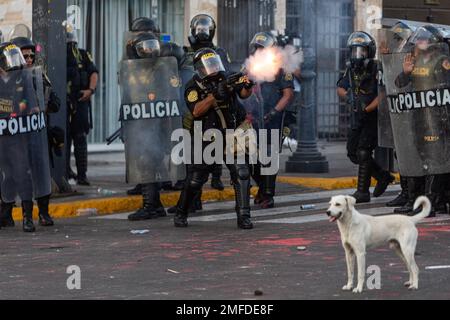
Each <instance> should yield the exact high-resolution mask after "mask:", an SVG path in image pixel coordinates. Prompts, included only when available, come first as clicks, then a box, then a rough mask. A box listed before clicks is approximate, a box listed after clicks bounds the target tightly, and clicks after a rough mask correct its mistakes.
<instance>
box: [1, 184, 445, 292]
mask: <svg viewBox="0 0 450 320" xmlns="http://www.w3.org/2000/svg"><path fill="white" fill-rule="evenodd" d="M395 190H396V188H394V189H391V191H390V192H389V193H388V194H386V196H384V197H383V198H380V199H376V200H374V202H373V203H372V204H370V205H361V206H358V209H359V210H360V211H361V212H362V213H365V214H371V215H379V214H386V213H389V212H390V211H391V209H388V208H385V207H384V203H385V202H386V200H388V199H390V198H392V196H393V195H395V192H396V191H395ZM345 193H350V190H344V191H342V190H341V191H339V190H338V191H326V192H325V191H324V192H316V193H302V194H286V195H282V196H280V197H278V198H277V207H276V208H275V209H272V210H258V211H257V210H255V211H254V212H253V215H254V217H255V221H256V224H255V226H256V228H255V229H254V230H252V231H241V230H238V229H237V227H236V220H235V214H234V213H233V207H234V204H233V203H232V202H224V203H216V202H214V203H208V204H206V205H205V210H204V211H203V212H202V213H201V214H197V215H195V216H193V217H192V218H191V219H190V227H189V228H188V229H181V230H180V229H175V228H174V227H173V225H172V220H171V217H168V218H163V219H160V220H157V221H149V222H137V223H131V222H128V221H127V220H126V214H119V215H109V216H102V217H81V218H75V219H66V220H64V219H63V220H58V221H57V226H56V227H54V228H50V229H42V228H38V232H37V233H36V234H31V235H30V234H24V233H23V232H21V230H20V228H19V227H16V228H15V229H2V230H0V241H1V243H2V245H1V247H0V299H25V298H32V299H85V298H89V299H106V298H113V299H424V298H425V299H450V281H449V280H450V269H449V268H450V267H449V266H448V265H450V250H449V248H450V237H449V235H450V216H440V217H438V218H436V219H428V220H427V221H424V222H423V223H421V224H420V226H419V228H420V239H419V244H418V247H417V263H418V265H419V267H420V270H421V275H420V290H419V291H417V292H409V291H408V290H407V289H405V288H404V287H403V286H402V284H403V282H404V281H406V280H407V277H408V275H407V273H406V268H405V266H404V265H403V264H402V263H401V261H400V260H399V259H398V258H397V256H396V255H395V254H394V253H393V252H392V251H390V250H389V248H388V246H386V247H382V248H379V249H375V250H370V251H369V252H368V258H367V265H368V266H370V265H376V266H379V267H380V269H381V290H373V291H365V292H364V293H363V294H362V295H354V294H351V293H344V292H342V291H341V290H340V289H341V287H342V286H343V285H344V284H345V282H346V267H345V259H344V252H343V250H342V248H341V245H340V238H339V233H338V230H337V226H336V225H335V224H330V223H329V222H328V221H327V217H326V216H325V215H324V211H325V210H324V209H325V208H326V207H327V202H328V201H329V198H330V197H331V196H332V195H336V194H345ZM302 204H314V205H315V208H314V209H313V210H310V211H302V210H300V205H302ZM133 230H148V233H145V234H142V235H133V234H132V233H131V231H133ZM302 247H305V248H302ZM303 249H306V250H303ZM71 265H76V266H78V267H79V268H80V270H81V290H68V288H67V286H66V281H67V278H68V277H69V276H70V275H69V274H67V273H66V269H67V267H68V266H71ZM255 290H261V291H262V292H263V295H262V296H255Z"/></svg>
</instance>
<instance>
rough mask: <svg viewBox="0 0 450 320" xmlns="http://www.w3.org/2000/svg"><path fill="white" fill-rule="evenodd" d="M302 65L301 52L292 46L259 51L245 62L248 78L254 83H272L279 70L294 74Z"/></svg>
mask: <svg viewBox="0 0 450 320" xmlns="http://www.w3.org/2000/svg"><path fill="white" fill-rule="evenodd" d="M302 63H303V51H302V50H301V49H300V50H299V49H297V48H296V47H293V46H286V47H285V48H280V47H272V48H265V49H259V50H257V51H256V52H255V54H254V55H252V56H250V57H249V58H248V59H247V60H246V62H245V68H246V70H247V73H248V76H249V77H250V79H251V80H253V81H255V82H258V83H260V82H266V81H267V82H271V81H274V80H275V78H276V76H277V75H278V73H279V71H280V69H283V70H284V71H285V72H290V73H292V72H294V71H295V70H297V69H298V68H299V67H300V65H301V64H302Z"/></svg>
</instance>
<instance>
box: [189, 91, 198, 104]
mask: <svg viewBox="0 0 450 320" xmlns="http://www.w3.org/2000/svg"><path fill="white" fill-rule="evenodd" d="M197 100H198V92H197V90H192V91H191V92H189V94H188V101H189V102H196V101H197Z"/></svg>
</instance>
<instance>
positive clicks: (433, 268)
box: [425, 266, 450, 270]
mask: <svg viewBox="0 0 450 320" xmlns="http://www.w3.org/2000/svg"><path fill="white" fill-rule="evenodd" d="M442 269H450V266H432V267H426V268H425V270H442Z"/></svg>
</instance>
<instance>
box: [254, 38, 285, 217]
mask: <svg viewBox="0 0 450 320" xmlns="http://www.w3.org/2000/svg"><path fill="white" fill-rule="evenodd" d="M276 46H277V39H276V38H275V37H274V36H273V35H272V34H271V33H270V32H259V33H257V34H255V36H254V37H253V39H252V41H251V42H250V47H249V48H250V54H251V55H253V54H255V53H256V51H258V50H264V49H267V48H273V47H276ZM254 94H255V95H256V97H257V100H258V105H259V110H258V111H257V112H259V115H258V114H253V115H252V118H253V119H255V120H256V122H255V123H254V126H256V127H258V129H266V130H267V144H268V146H269V148H268V149H267V150H268V151H271V149H272V148H271V147H270V146H271V145H273V141H271V139H272V132H275V133H276V134H277V136H278V140H279V143H280V144H279V145H280V146H281V139H282V129H283V127H284V121H285V112H286V109H287V108H288V107H289V105H290V104H291V103H292V101H293V100H294V76H293V74H292V73H289V72H285V71H284V70H283V69H280V70H279V71H278V73H277V75H276V77H275V80H274V81H271V82H269V81H266V82H263V83H260V84H258V85H257V86H256V87H255V89H254ZM261 116H262V118H263V119H262V120H260V121H259V123H258V121H257V120H259V119H261ZM261 122H262V123H261ZM275 130H277V131H275ZM259 147H260V148H261V147H262V146H261V145H260V146H259ZM269 156H271V155H269ZM272 156H273V155H272ZM262 167H263V166H262V165H261V164H258V165H256V166H254V168H253V179H254V180H255V181H256V183H257V184H258V187H259V191H258V194H257V196H256V198H255V204H258V205H260V206H261V208H263V209H268V208H273V207H274V206H275V201H274V196H275V189H276V179H277V175H276V174H273V175H262V174H261V170H262Z"/></svg>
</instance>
